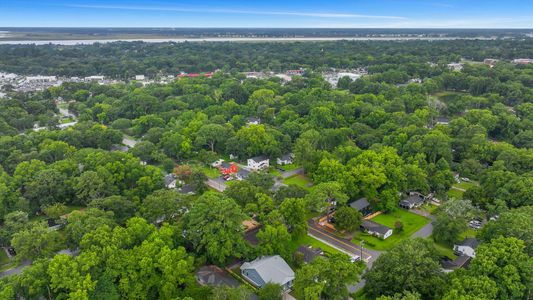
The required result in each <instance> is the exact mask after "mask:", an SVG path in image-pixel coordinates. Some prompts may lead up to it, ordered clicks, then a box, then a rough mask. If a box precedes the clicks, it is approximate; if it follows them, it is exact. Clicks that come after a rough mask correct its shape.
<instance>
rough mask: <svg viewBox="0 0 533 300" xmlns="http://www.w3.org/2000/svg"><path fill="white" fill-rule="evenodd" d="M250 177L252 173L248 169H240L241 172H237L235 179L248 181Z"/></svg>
mask: <svg viewBox="0 0 533 300" xmlns="http://www.w3.org/2000/svg"><path fill="white" fill-rule="evenodd" d="M248 176H250V171H248V170H246V169H239V171H237V174H235V178H237V180H244V179H248Z"/></svg>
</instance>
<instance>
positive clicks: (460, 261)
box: [440, 255, 471, 269]
mask: <svg viewBox="0 0 533 300" xmlns="http://www.w3.org/2000/svg"><path fill="white" fill-rule="evenodd" d="M470 259H471V257H470V256H468V255H461V256H458V257H457V258H456V259H454V260H451V259H448V258H446V259H445V260H442V261H441V262H440V264H441V266H442V268H443V269H457V268H462V267H466V266H468V264H469V263H470Z"/></svg>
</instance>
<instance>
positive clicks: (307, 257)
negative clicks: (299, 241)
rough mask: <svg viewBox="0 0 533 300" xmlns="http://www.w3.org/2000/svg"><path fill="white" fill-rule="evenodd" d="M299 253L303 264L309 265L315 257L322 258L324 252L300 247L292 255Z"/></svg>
mask: <svg viewBox="0 0 533 300" xmlns="http://www.w3.org/2000/svg"><path fill="white" fill-rule="evenodd" d="M299 253H301V255H303V259H304V262H305V263H311V262H312V261H313V260H315V258H316V257H317V256H323V255H324V251H322V249H320V248H313V247H312V246H300V247H298V249H296V252H295V253H294V255H297V254H299Z"/></svg>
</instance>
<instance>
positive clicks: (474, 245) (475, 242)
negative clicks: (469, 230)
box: [459, 238, 479, 249]
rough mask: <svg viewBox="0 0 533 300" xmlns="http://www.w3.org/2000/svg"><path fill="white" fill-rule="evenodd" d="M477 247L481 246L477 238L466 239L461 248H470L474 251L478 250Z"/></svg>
mask: <svg viewBox="0 0 533 300" xmlns="http://www.w3.org/2000/svg"><path fill="white" fill-rule="evenodd" d="M477 245H479V242H478V240H477V239H476V238H465V239H464V240H463V241H462V242H461V243H460V244H459V246H468V247H470V248H472V249H476V248H477Z"/></svg>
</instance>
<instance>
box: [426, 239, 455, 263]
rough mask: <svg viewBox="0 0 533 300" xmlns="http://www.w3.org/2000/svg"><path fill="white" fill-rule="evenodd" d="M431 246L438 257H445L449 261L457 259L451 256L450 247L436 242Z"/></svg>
mask: <svg viewBox="0 0 533 300" xmlns="http://www.w3.org/2000/svg"><path fill="white" fill-rule="evenodd" d="M429 240H430V241H433V238H432V237H429ZM433 245H434V246H435V249H436V250H437V253H438V254H439V256H447V257H448V258H450V259H455V258H457V256H456V255H455V254H453V249H452V247H450V246H448V245H445V244H442V243H437V242H433Z"/></svg>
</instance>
